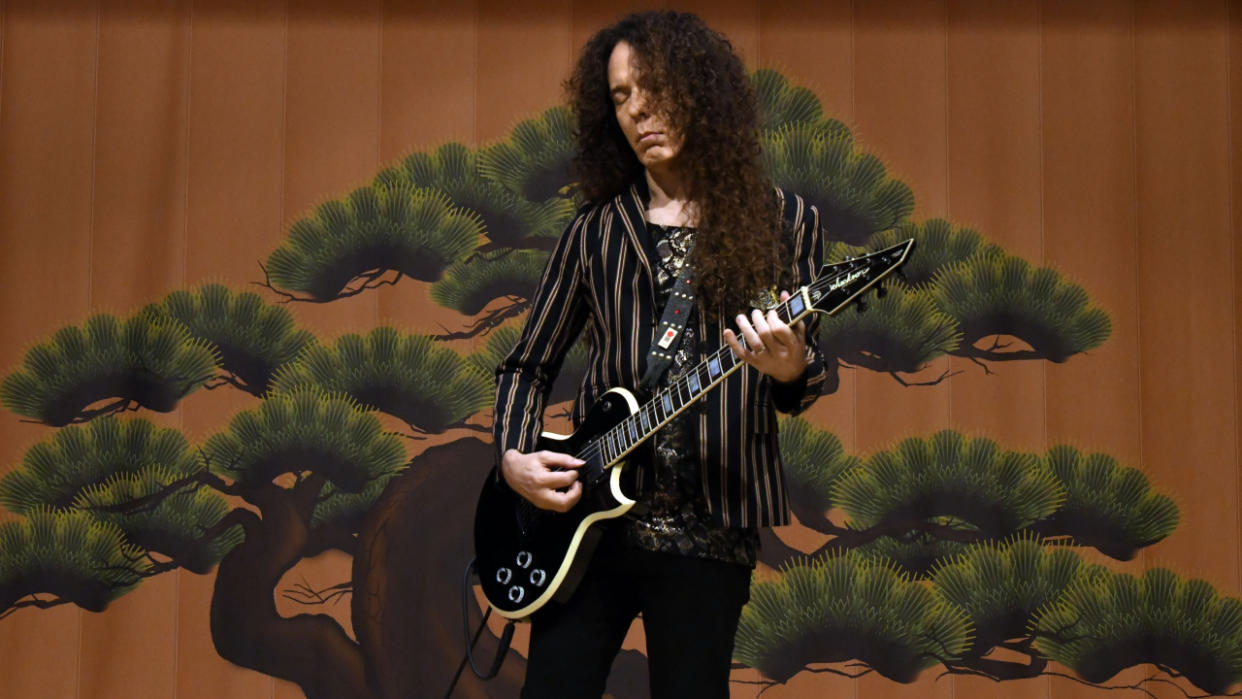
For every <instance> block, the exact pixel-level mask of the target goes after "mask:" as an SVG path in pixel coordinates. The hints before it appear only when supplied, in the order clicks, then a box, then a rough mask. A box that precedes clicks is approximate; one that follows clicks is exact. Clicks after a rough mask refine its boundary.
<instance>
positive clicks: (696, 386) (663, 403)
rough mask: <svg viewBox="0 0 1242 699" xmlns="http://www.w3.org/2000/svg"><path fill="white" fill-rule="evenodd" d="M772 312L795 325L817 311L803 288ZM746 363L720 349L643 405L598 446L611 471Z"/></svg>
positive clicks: (726, 348) (729, 350)
mask: <svg viewBox="0 0 1242 699" xmlns="http://www.w3.org/2000/svg"><path fill="white" fill-rule="evenodd" d="M772 310H774V311H776V315H777V317H778V318H780V319H781V321H782V322H784V323H786V324H787V325H793V324H794V323H796V322H798V321H799V320H801V319H802V318H804V317H806V316H808V315H810V314H811V313H812V312H813V311H814V309H813V308H812V307H811V304H810V303H809V302H808V298H807V289H806V287H803V288H802V289H800V290H799V291H798V293H797V294H795V295H793V296H791V297H790V298H789V299H788V300H787V301H782V302H780V303H778V304H777V305H776V306H775V307H773V308H772ZM738 343H739V344H741V345H742V347H746V346H747V345H746V338H744V337H742V336H741V335H739V336H738ZM745 364H746V363H745V362H743V361H742V360H741V359H738V357H737V355H735V354H734V353H733V350H732V348H730V347H729V346H728V345H724V346H722V347H721V348H720V349H718V350H716V352H714V353H713V354H712V355H711V356H709V357H708V358H707V359H706V360H704V361H702V362H700V363H699V364H698V365H697V366H695V367H694V368H693V369H691V370H690V371H687V372H686V373H685V374H683V375H681V376H680V377H678V378H677V380H676V381H674V382H673V384H672V385H671V386H668V387H667V388H664V389H662V390H660V391H659V392H658V393H656V394H655V396H654V397H653V398H652V399H651V400H649V401H647V402H646V403H645V404H643V406H642V407H640V408H639V409H638V412H636V413H634V414H633V415H631V416H629V417H627V418H625V419H624V420H622V421H621V422H620V423H618V424H617V425H616V426H615V427H613V428H612V429H611V430H609V431H607V432H605V433H604V434H602V435H600V436H599V437H598V438H597V439H596V440H594V442H595V444H596V445H597V446H598V449H599V453H600V454H601V455H602V457H603V459H602V461H603V463H604V467H605V468H607V467H609V466H612V465H613V464H615V463H617V462H618V461H620V460H621V459H623V458H625V456H626V455H628V454H629V453H630V452H631V451H633V450H634V449H635V448H637V447H638V446H639V445H640V444H642V443H643V442H645V441H647V439H649V438H650V437H651V436H652V435H653V434H655V433H656V432H658V431H659V430H660V428H662V427H664V426H665V425H667V424H668V423H669V422H671V421H672V420H673V418H675V417H677V416H678V415H679V414H681V413H682V412H683V411H685V410H686V408H689V407H690V404H691V403H693V402H694V401H696V400H698V399H699V398H702V397H703V396H704V395H706V394H707V393H708V392H710V391H711V390H712V389H713V388H715V387H716V386H717V385H719V384H720V382H721V381H724V380H725V378H726V377H728V376H729V375H730V374H732V373H733V372H735V371H737V370H738V369H740V368H742V367H743V366H744V365H745Z"/></svg>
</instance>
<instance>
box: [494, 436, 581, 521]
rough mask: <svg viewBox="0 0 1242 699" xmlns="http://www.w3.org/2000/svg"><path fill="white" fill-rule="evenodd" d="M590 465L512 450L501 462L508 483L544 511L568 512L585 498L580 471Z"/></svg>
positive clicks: (547, 453) (561, 456)
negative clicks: (583, 496)
mask: <svg viewBox="0 0 1242 699" xmlns="http://www.w3.org/2000/svg"><path fill="white" fill-rule="evenodd" d="M585 463H586V462H585V461H583V460H582V459H577V458H574V457H572V456H570V455H569V454H561V453H559V452H555V451H536V452H531V453H530V454H523V453H522V452H520V451H518V450H517V449H509V450H508V451H506V452H505V454H504V456H503V457H501V459H500V473H501V475H502V477H504V479H505V483H508V484H509V487H510V488H512V489H513V490H514V492H516V493H517V494H518V495H521V496H522V497H524V498H526V499H527V500H529V501H530V502H531V503H533V504H534V505H535V507H538V508H540V509H544V510H555V511H557V512H568V511H569V509H570V508H571V507H573V506H574V505H575V504H577V502H578V499H579V498H581V497H582V483H580V482H578V470H577V469H578V467H579V466H582V465H583V464H585Z"/></svg>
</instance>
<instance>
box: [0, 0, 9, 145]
mask: <svg viewBox="0 0 1242 699" xmlns="http://www.w3.org/2000/svg"><path fill="white" fill-rule="evenodd" d="M8 29H9V3H8V2H6V0H0V133H4V54H5V52H6V51H7V50H8V42H7V41H5V38H6V36H7V34H8Z"/></svg>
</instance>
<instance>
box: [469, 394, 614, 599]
mask: <svg viewBox="0 0 1242 699" xmlns="http://www.w3.org/2000/svg"><path fill="white" fill-rule="evenodd" d="M637 410H638V402H637V401H636V400H635V399H634V396H633V394H631V393H630V392H629V391H627V390H625V389H623V388H614V389H612V390H610V391H608V392H606V393H604V394H603V395H601V396H600V397H599V400H598V401H596V403H595V405H594V406H593V407H592V408H591V411H590V412H589V413H587V415H586V418H585V419H584V420H583V421H582V424H581V425H579V426H578V429H576V430H574V432H573V434H570V435H558V434H553V433H550V432H544V433H543V434H542V435H540V437H539V441H538V442H537V444H536V446H535V449H534V450H533V451H539V450H544V449H546V450H548V451H556V452H562V453H565V454H574V455H577V456H578V458H580V459H583V460H584V461H586V464H584V465H583V466H582V467H581V468H579V469H578V480H579V481H580V482H581V483H582V498H581V499H580V500H579V501H578V503H577V504H576V505H574V507H573V509H571V510H570V511H568V512H565V513H560V512H553V511H551V510H540V509H538V508H536V507H535V506H534V505H532V504H530V503H529V502H527V501H526V499H525V498H523V497H522V496H521V495H518V494H517V493H516V492H514V491H513V490H511V489H510V488H509V487H508V486H507V485H505V484H504V483H500V482H497V479H495V478H493V477H489V478H488V481H487V483H486V484H485V485H484V486H483V492H482V493H481V494H480V495H479V504H478V508H477V509H476V510H475V513H476V514H475V522H474V548H475V570H477V571H478V574H479V579H480V581H481V584H482V586H483V594H484V595H485V596H486V597H487V600H488V602H490V603H491V605H492V607H493V608H494V609H495V610H496V613H497V614H500V615H501V616H504V617H507V618H510V619H523V618H525V617H528V616H530V615H531V614H532V613H533V612H534V611H535V610H536V609H539V608H540V607H542V606H543V605H545V604H547V603H548V602H549V601H550V600H553V599H555V600H557V601H563V600H565V599H568V597H569V595H570V594H572V593H573V591H574V588H575V587H577V583H578V581H579V580H580V579H581V577H582V573H583V572H584V571H585V569H586V565H587V563H588V562H589V561H590V557H591V552H592V551H593V550H594V549H595V544H596V542H597V541H598V540H599V531H598V529H597V528H593V527H592V525H594V524H596V523H597V522H600V521H602V520H606V519H614V518H616V517H620V516H621V515H624V514H625V513H626V512H628V511H629V510H630V508H632V507H633V506H634V500H633V499H631V498H630V497H628V496H627V495H626V494H625V493H624V492H622V489H623V486H622V477H623V475H625V474H624V471H625V465H624V462H622V463H617V464H614V465H612V466H611V467H608V465H607V464H606V463H605V462H604V458H603V456H601V455H600V454H599V453H598V450H592V448H591V442H592V440H593V439H594V438H595V437H597V436H599V435H601V434H604V433H606V432H608V430H610V429H612V428H613V427H615V426H617V425H618V424H619V423H620V422H621V421H622V420H624V419H625V418H627V417H629V416H630V415H633V414H634V413H635V412H636V411H637Z"/></svg>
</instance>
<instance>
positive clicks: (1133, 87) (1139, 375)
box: [1130, 0, 1150, 690]
mask: <svg viewBox="0 0 1242 699" xmlns="http://www.w3.org/2000/svg"><path fill="white" fill-rule="evenodd" d="M1130 8H1131V11H1130V114H1131V118H1132V120H1133V121H1132V124H1131V144H1132V153H1131V158H1132V159H1133V163H1134V179H1133V182H1132V186H1133V190H1132V192H1131V194H1132V195H1133V196H1132V197H1131V199H1132V200H1133V202H1134V210H1133V212H1132V213H1133V220H1134V332H1135V338H1136V339H1137V342H1136V343H1135V345H1136V352H1137V354H1138V361H1137V363H1136V365H1135V366H1136V369H1135V373H1136V376H1135V385H1136V386H1137V388H1138V400H1137V401H1136V409H1137V411H1138V416H1137V417H1138V434H1139V443H1138V453H1139V465H1140V466H1141V467H1143V468H1144V469H1145V467H1146V459H1145V454H1144V453H1143V452H1144V449H1143V447H1144V443H1145V440H1144V439H1143V431H1144V430H1143V370H1142V366H1143V331H1142V328H1143V308H1142V306H1143V296H1142V294H1141V293H1140V291H1141V286H1142V285H1141V279H1140V277H1141V276H1142V267H1143V265H1142V259H1141V258H1142V256H1143V248H1142V246H1141V245H1140V244H1139V242H1140V238H1141V235H1140V228H1141V227H1142V218H1141V216H1140V214H1141V212H1140V211H1139V176H1140V173H1139V108H1138V2H1137V0H1131V3H1130ZM1141 554H1142V556H1143V559H1142V560H1143V570H1144V571H1146V570H1148V569H1149V567H1150V561H1149V560H1148V558H1149V554H1148V551H1147V549H1146V548H1144V549H1142V550H1141ZM1144 674H1145V675H1147V674H1148V673H1144ZM1143 689H1144V690H1146V689H1147V679H1146V678H1144V679H1143Z"/></svg>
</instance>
